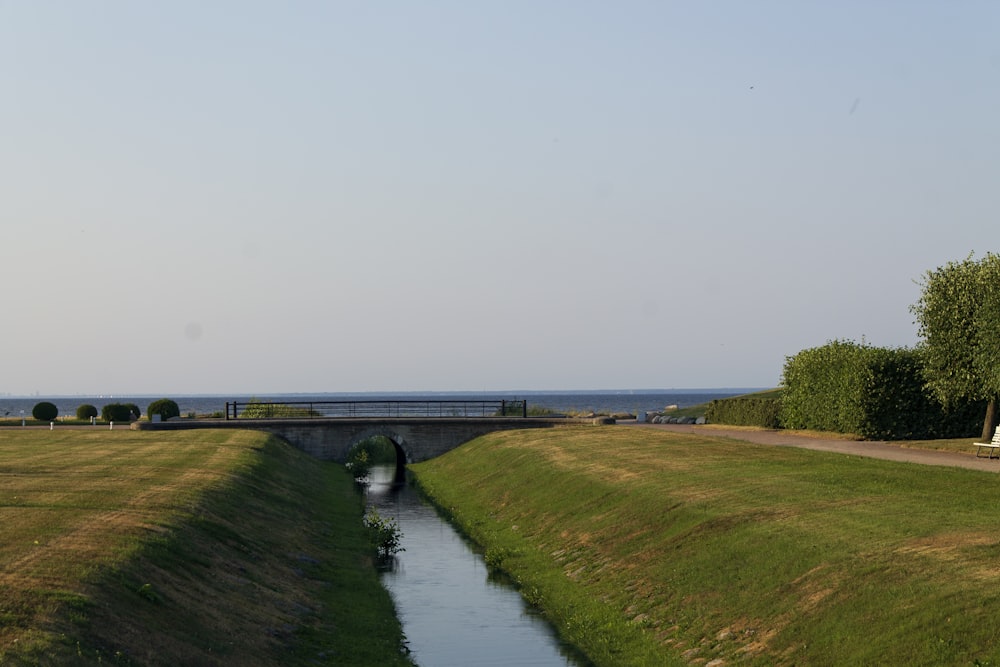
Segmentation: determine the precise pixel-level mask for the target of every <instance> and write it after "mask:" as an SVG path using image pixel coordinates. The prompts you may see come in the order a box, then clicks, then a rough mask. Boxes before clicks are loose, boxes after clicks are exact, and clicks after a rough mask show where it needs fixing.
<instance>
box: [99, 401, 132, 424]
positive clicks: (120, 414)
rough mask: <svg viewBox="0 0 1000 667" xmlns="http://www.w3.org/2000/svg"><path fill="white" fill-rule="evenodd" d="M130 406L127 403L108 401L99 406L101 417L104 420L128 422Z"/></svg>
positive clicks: (130, 417) (130, 418)
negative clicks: (101, 406)
mask: <svg viewBox="0 0 1000 667" xmlns="http://www.w3.org/2000/svg"><path fill="white" fill-rule="evenodd" d="M133 407H134V406H132V405H131V404H127V403H108V404H107V405H105V406H104V407H103V408H101V419H103V420H104V421H106V422H128V421H131V420H132V414H133V412H132V408H133Z"/></svg>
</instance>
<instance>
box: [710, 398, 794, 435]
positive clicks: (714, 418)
mask: <svg viewBox="0 0 1000 667" xmlns="http://www.w3.org/2000/svg"><path fill="white" fill-rule="evenodd" d="M705 419H706V420H708V421H709V422H710V423H712V424H731V425H734V426H760V427H763V428H781V399H780V398H760V397H753V396H737V397H735V398H722V399H716V400H714V401H711V402H709V404H708V407H707V408H706V409H705Z"/></svg>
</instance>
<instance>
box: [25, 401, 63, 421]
mask: <svg viewBox="0 0 1000 667" xmlns="http://www.w3.org/2000/svg"><path fill="white" fill-rule="evenodd" d="M31 416H32V417H34V418H35V419H37V420H38V421H43V422H50V421H52V420H53V419H55V418H56V417H58V416H59V408H57V407H56V406H55V403H49V402H48V401H42V402H41V403H36V404H35V407H33V408H32V409H31Z"/></svg>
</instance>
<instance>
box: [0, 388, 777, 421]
mask: <svg viewBox="0 0 1000 667" xmlns="http://www.w3.org/2000/svg"><path fill="white" fill-rule="evenodd" d="M762 389H764V388H763V387H749V388H747V387H742V388H715V389H619V390H579V391H537V390H533V391H494V392H488V391H483V392H361V393H345V392H331V393H311V394H296V393H275V394H232V395H229V394H190V395H172V396H171V395H168V396H161V395H148V394H144V395H131V396H130V395H124V394H123V395H120V396H119V395H106V396H88V395H73V396H45V395H41V394H39V395H35V396H7V395H3V394H0V417H7V418H10V417H20V416H21V415H22V411H23V414H24V415H25V416H27V417H29V418H30V416H31V410H32V408H33V407H34V406H35V404H37V403H39V402H40V401H48V402H50V403H54V404H55V405H56V407H57V408H59V415H60V417H69V418H72V417H75V416H76V409H77V407H79V406H80V405H83V404H85V403H87V404H90V405H94V406H96V407H97V409H98V410H100V409H101V407H102V406H104V405H108V404H109V403H134V404H135V405H137V406H139V408H140V409H141V410H142V413H143V414H144V415H145V414H146V408H147V407H148V406H149V404H150V403H152V402H153V401H155V400H157V399H160V398H169V399H171V400H173V401H175V402H176V403H177V406H178V407H179V408H180V411H181V415H183V416H190V415H197V416H208V415H213V414H220V415H222V414H224V413H225V410H226V403H227V402H228V403H232V402H234V401H236V402H239V403H245V402H247V401H249V400H251V399H257V400H260V401H265V402H269V401H273V402H279V403H281V402H291V401H317V402H318V401H392V400H399V401H403V400H405V401H421V400H434V401H440V400H462V401H490V400H512V399H517V400H525V401H527V402H528V406H529V407H531V406H538V407H542V408H548V409H549V410H552V411H554V412H557V413H566V412H568V413H584V414H585V413H589V412H594V413H598V414H601V413H604V414H616V413H629V414H638V413H639V412H647V413H653V412H661V411H663V410H664V409H665V408H667V407H668V406H677V407H678V408H684V407H690V406H692V405H699V404H701V403H707V402H708V401H711V400H715V399H718V398H728V397H730V396H738V395H741V394H748V393H751V392H754V391H761V390H762Z"/></svg>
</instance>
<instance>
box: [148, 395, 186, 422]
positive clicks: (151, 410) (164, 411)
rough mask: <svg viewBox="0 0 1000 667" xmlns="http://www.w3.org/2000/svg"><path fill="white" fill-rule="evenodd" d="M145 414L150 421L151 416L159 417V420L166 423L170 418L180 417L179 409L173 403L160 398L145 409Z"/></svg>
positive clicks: (167, 399)
mask: <svg viewBox="0 0 1000 667" xmlns="http://www.w3.org/2000/svg"><path fill="white" fill-rule="evenodd" d="M146 414H147V415H148V416H149V418H150V419H152V418H153V415H160V419H162V420H163V421H167V420H168V419H170V418H171V417H180V416H181V409H180V407H178V405H177V403H176V402H175V401H172V400H170V399H169V398H161V399H159V400H156V401H153V402H152V403H150V404H149V407H148V408H146Z"/></svg>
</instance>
